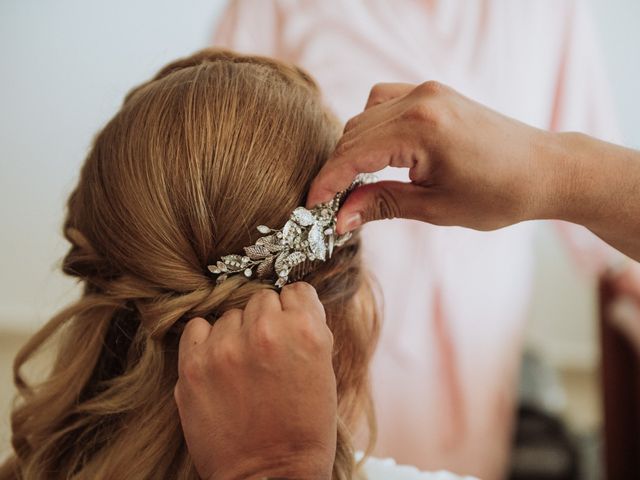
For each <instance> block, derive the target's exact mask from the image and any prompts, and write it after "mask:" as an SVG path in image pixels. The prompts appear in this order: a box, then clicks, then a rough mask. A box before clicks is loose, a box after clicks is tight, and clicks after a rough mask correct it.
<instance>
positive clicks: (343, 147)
mask: <svg viewBox="0 0 640 480" xmlns="http://www.w3.org/2000/svg"><path fill="white" fill-rule="evenodd" d="M350 149H351V145H350V144H349V142H345V141H340V142H339V143H338V145H336V148H335V150H334V151H333V157H334V158H344V156H345V155H346V154H347V153H348V152H349V150H350Z"/></svg>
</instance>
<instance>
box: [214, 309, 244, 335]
mask: <svg viewBox="0 0 640 480" xmlns="http://www.w3.org/2000/svg"><path fill="white" fill-rule="evenodd" d="M242 323H243V312H242V310H241V309H239V308H232V309H231V310H227V311H226V312H224V313H223V314H222V316H220V317H219V318H218V319H217V320H216V322H215V323H214V324H213V327H212V328H211V334H210V335H209V338H208V339H207V342H209V343H211V342H212V341H213V342H215V341H216V339H219V338H220V337H222V336H224V335H227V334H230V333H231V334H232V333H234V332H237V331H238V330H240V328H241V327H242Z"/></svg>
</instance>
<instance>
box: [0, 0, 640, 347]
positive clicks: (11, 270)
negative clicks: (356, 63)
mask: <svg viewBox="0 0 640 480" xmlns="http://www.w3.org/2000/svg"><path fill="white" fill-rule="evenodd" d="M256 1H260V0H256ZM531 1H534V0H531ZM591 1H592V3H593V5H594V7H595V10H596V12H597V15H596V19H597V21H598V26H599V27H600V29H601V33H602V35H601V36H602V38H603V40H604V46H605V53H606V56H607V61H608V62H609V67H610V71H611V80H612V82H613V86H614V93H615V95H616V100H617V106H618V109H619V114H620V118H621V120H622V126H623V130H624V134H625V139H626V142H627V144H629V145H633V146H636V147H640V128H637V127H636V125H637V124H638V121H640V92H639V91H638V88H637V86H638V85H640V55H639V53H638V47H639V46H640V29H639V28H637V25H638V24H640V2H639V1H637V0H608V1H605V0H591ZM221 5H222V1H221V0H189V1H168V0H137V1H132V0H129V1H126V0H110V1H109V2H98V1H95V0H94V1H88V0H84V1H83V0H56V1H55V2H54V1H36V0H2V1H1V2H0V52H1V56H0V58H1V63H0V73H1V75H0V231H1V234H0V331H1V330H2V329H3V328H4V329H5V330H6V329H7V328H11V329H14V330H15V329H18V330H23V331H31V330H33V328H34V326H35V325H36V324H39V323H41V322H42V321H43V320H44V319H46V318H47V317H48V316H49V315H50V314H51V312H52V311H53V310H54V309H55V308H56V307H57V306H59V305H61V304H63V303H64V302H65V301H66V300H67V299H68V298H69V297H70V295H73V292H74V288H73V284H72V283H70V281H69V280H67V279H64V278H63V277H62V275H61V274H60V273H59V272H58V270H59V260H60V259H61V258H62V256H63V255H64V253H65V250H66V248H67V245H66V243H65V242H64V240H62V236H61V234H60V225H61V221H62V218H63V205H64V201H65V199H66V197H67V195H68V193H69V191H70V189H71V188H72V187H73V185H74V182H75V179H76V175H77V172H78V167H79V165H80V164H81V162H82V160H83V157H84V155H85V153H86V151H87V148H88V146H89V144H90V141H91V138H92V136H93V135H94V133H95V132H96V131H97V130H98V129H99V128H100V126H101V125H103V124H104V122H105V121H106V120H107V119H108V118H109V117H110V116H111V115H112V114H113V113H114V112H115V110H116V109H117V108H118V106H119V104H120V102H121V100H122V97H123V95H124V94H125V92H126V91H127V90H128V89H129V88H130V87H132V86H133V85H134V84H136V83H138V82H140V81H143V80H145V79H147V78H148V77H149V76H150V75H151V74H152V73H153V72H154V71H156V70H157V69H158V68H159V67H160V66H162V65H163V64H164V63H166V62H167V61H169V60H171V59H174V58H176V57H177V56H180V55H183V54H188V53H190V52H191V51H193V50H195V49H196V48H199V47H201V46H203V45H205V44H206V43H207V41H208V39H209V37H210V34H211V29H212V25H213V22H214V19H215V17H216V14H217V12H218V11H219V8H220V7H221ZM541 245H542V249H543V251H547V250H548V251H549V252H550V253H549V254H548V255H547V254H543V262H546V264H547V266H548V267H549V268H552V269H553V268H556V269H557V268H560V269H561V271H560V272H559V273H558V275H560V276H561V277H562V278H565V277H566V276H567V275H569V276H571V275H572V273H571V272H569V271H568V270H567V269H568V268H569V267H566V266H562V264H560V265H561V266H560V267H558V266H557V265H558V263H557V262H556V261H555V260H556V258H557V257H558V255H560V256H561V253H558V252H557V251H556V250H554V248H555V247H554V246H553V241H552V240H548V239H546V240H545V239H543V240H542V243H541ZM543 253H544V252H543ZM545 255H546V256H545ZM542 268H543V272H545V270H544V268H546V267H545V265H542ZM546 271H547V273H548V272H554V270H546ZM569 278H570V277H569ZM585 289H586V287H585V286H580V285H579V284H578V287H576V289H575V291H571V292H570V293H569V294H568V295H567V294H566V289H565V290H564V293H565V294H559V293H557V292H563V288H562V285H561V284H558V285H553V284H552V283H551V284H549V283H548V284H547V286H546V287H545V288H544V289H543V290H542V291H541V297H540V299H539V305H538V306H537V307H536V308H537V310H536V311H537V312H539V313H537V315H543V316H545V318H548V317H549V316H551V319H553V316H554V315H558V317H559V318H567V317H576V318H578V319H579V318H582V317H584V316H585V315H589V314H590V313H589V312H591V311H592V298H591V297H590V296H589V294H588V293H586V290H585ZM554 292H556V293H555V296H554ZM559 295H562V296H559ZM556 306H561V307H562V308H561V309H559V308H556ZM0 334H1V333H0Z"/></svg>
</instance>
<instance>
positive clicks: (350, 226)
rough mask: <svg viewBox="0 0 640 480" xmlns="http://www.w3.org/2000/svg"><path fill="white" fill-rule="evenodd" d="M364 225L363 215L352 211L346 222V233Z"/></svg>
mask: <svg viewBox="0 0 640 480" xmlns="http://www.w3.org/2000/svg"><path fill="white" fill-rule="evenodd" d="M360 225H362V215H360V214H359V213H351V214H349V216H348V217H347V219H346V220H345V222H344V233H347V232H350V231H352V230H355V229H356V228H358V227H359V226H360Z"/></svg>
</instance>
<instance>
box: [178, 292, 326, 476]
mask: <svg viewBox="0 0 640 480" xmlns="http://www.w3.org/2000/svg"><path fill="white" fill-rule="evenodd" d="M332 347H333V336H332V334H331V331H330V330H329V328H328V327H327V325H326V317H325V313H324V308H323V306H322V304H321V303H320V301H319V300H318V296H317V294H316V291H315V290H314V288H313V287H312V286H311V285H309V284H307V283H304V282H298V283H294V284H290V285H287V286H285V287H284V288H283V289H282V291H281V293H280V294H278V293H276V292H274V291H271V290H264V291H261V292H259V293H258V294H256V295H254V296H253V297H252V298H251V299H250V300H249V302H248V304H247V306H246V308H245V309H244V310H230V311H228V312H226V313H225V314H224V315H223V316H222V317H220V318H219V319H218V320H217V321H216V322H215V323H214V324H213V325H210V324H209V323H208V322H207V321H206V320H204V319H202V318H194V319H193V320H191V321H190V322H189V323H188V324H187V326H186V327H185V330H184V332H183V334H182V337H181V339H180V355H179V380H178V383H177V384H176V387H175V399H176V403H177V405H178V411H179V412H180V420H181V423H182V428H183V431H184V435H185V439H186V441H187V446H188V448H189V452H190V454H191V456H192V458H193V461H194V463H195V466H196V469H197V471H198V473H199V474H200V476H201V477H202V478H206V479H224V480H235V479H243V480H245V479H258V478H264V477H277V478H296V479H314V480H315V479H318V480H320V479H330V478H331V471H332V467H333V461H334V458H335V449H336V431H337V425H336V419H337V413H336V408H337V399H336V379H335V375H334V373H333V367H332V364H331V351H332Z"/></svg>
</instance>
